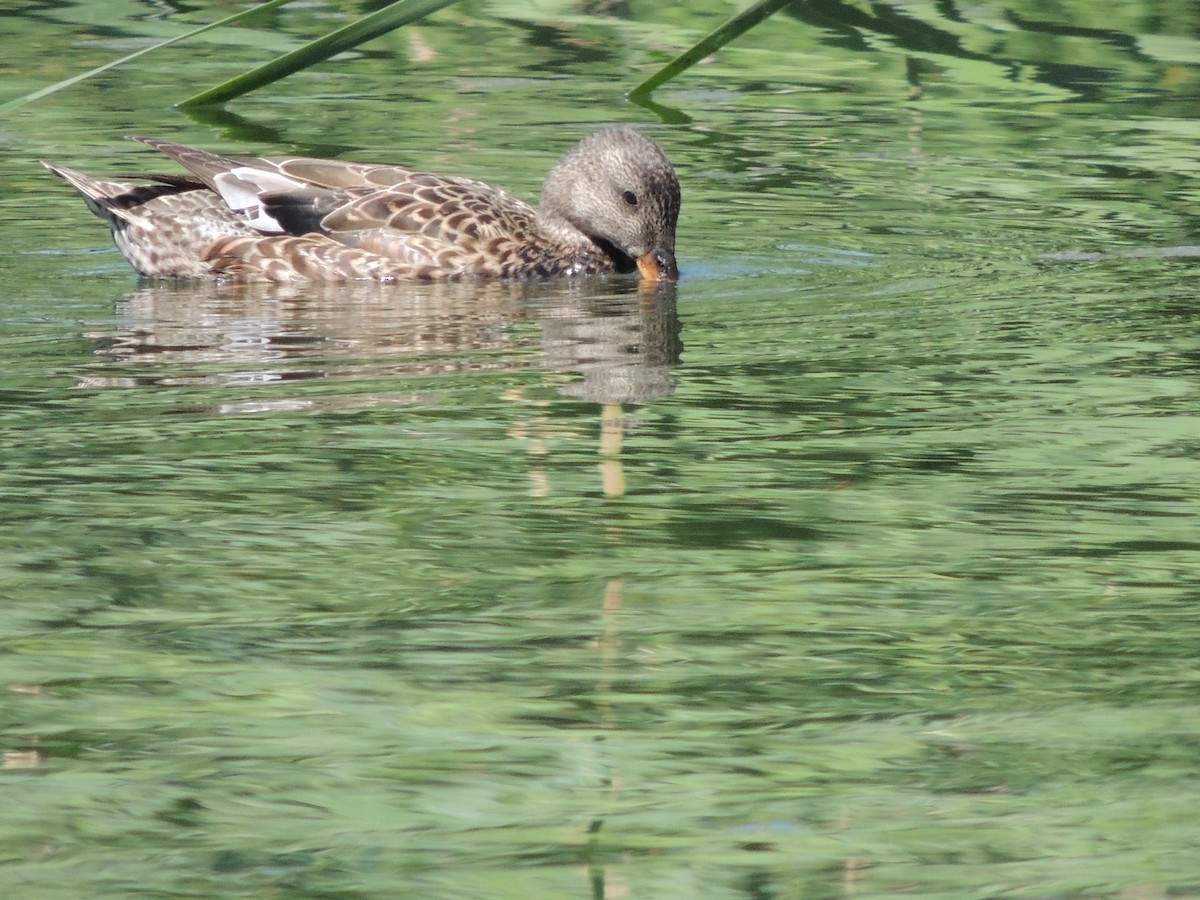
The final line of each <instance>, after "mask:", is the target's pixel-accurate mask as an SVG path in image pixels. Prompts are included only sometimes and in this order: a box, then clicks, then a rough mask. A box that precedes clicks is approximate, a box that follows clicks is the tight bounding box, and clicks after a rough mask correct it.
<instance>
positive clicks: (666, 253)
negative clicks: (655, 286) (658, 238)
mask: <svg viewBox="0 0 1200 900" xmlns="http://www.w3.org/2000/svg"><path fill="white" fill-rule="evenodd" d="M637 267H638V272H639V273H641V276H642V278H644V279H646V281H650V282H659V281H678V280H679V266H677V265H676V264H675V254H674V253H672V252H671V251H670V250H664V249H663V248H662V247H655V248H654V249H653V250H651V251H650V252H649V253H643V254H642V255H641V256H639V257H638V258H637Z"/></svg>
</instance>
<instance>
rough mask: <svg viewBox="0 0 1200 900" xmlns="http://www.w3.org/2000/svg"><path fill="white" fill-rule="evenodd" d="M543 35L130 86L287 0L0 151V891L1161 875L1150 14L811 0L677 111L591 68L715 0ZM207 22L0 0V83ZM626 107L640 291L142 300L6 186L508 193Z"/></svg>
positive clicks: (1196, 528) (501, 13)
mask: <svg viewBox="0 0 1200 900" xmlns="http://www.w3.org/2000/svg"><path fill="white" fill-rule="evenodd" d="M552 6H553V9H552V10H550V11H549V12H548V13H547V18H546V19H542V20H537V21H534V20H530V19H529V18H528V16H529V15H530V13H529V12H528V11H526V10H524V8H522V9H521V10H520V11H518V10H515V9H514V8H512V5H510V4H505V3H495V4H487V5H482V6H472V5H466V6H463V7H462V8H461V9H458V8H456V10H452V11H449V12H447V13H444V14H442V15H441V16H439V17H438V18H435V19H434V20H433V21H432V22H431V23H429V24H426V25H423V26H421V27H420V28H419V29H417V30H415V31H412V32H409V33H407V34H403V33H402V34H398V35H396V36H394V37H392V38H389V39H385V40H383V41H380V42H378V43H377V44H375V45H372V52H370V53H364V54H357V55H354V56H352V57H349V58H345V59H343V60H339V61H337V63H336V64H334V63H330V64H328V65H327V66H325V67H322V69H321V70H319V71H317V72H315V73H311V74H308V75H302V76H298V77H296V78H294V79H290V80H288V81H285V82H281V83H280V84H279V85H277V86H276V87H275V88H273V89H272V90H270V91H268V92H265V93H263V94H260V95H255V96H252V97H249V98H246V99H244V100H242V101H239V102H238V103H237V104H235V105H234V106H233V107H231V108H230V111H229V112H228V113H227V114H225V115H223V116H215V117H214V116H210V117H209V118H206V119H200V120H189V119H187V118H186V117H184V116H183V115H182V114H181V113H178V112H176V111H174V110H173V109H172V108H171V104H172V103H173V102H175V101H177V100H178V99H181V98H182V96H183V95H184V94H186V93H189V92H191V90H192V88H193V87H195V86H199V85H203V84H207V83H212V82H215V81H218V80H220V79H221V78H222V77H227V76H228V75H231V74H233V73H234V72H235V71H237V70H239V68H245V67H248V66H249V65H252V64H254V63H255V62H257V61H260V60H261V56H262V54H263V53H264V52H275V51H276V49H277V48H278V47H281V46H285V45H286V44H287V40H286V38H285V34H286V32H287V31H292V32H293V33H297V34H314V35H315V34H318V33H320V32H321V30H322V29H325V28H327V27H328V26H329V24H330V23H331V22H338V21H341V20H342V19H343V18H344V16H345V15H346V14H347V12H346V9H344V8H342V7H340V6H325V7H322V6H316V7H313V6H308V7H306V8H305V9H303V10H297V11H294V12H285V13H283V14H281V18H280V19H279V20H277V22H276V23H275V24H276V25H277V26H278V28H279V30H278V31H268V30H265V28H264V29H262V30H251V29H247V30H244V31H242V32H239V33H238V35H237V36H236V40H235V38H234V36H230V37H228V38H222V39H214V43H211V44H200V45H198V46H197V47H196V48H194V49H193V50H191V51H187V52H183V51H178V50H176V51H164V52H165V53H169V54H170V55H169V56H164V57H160V58H158V59H156V58H155V57H154V56H153V55H151V56H148V57H146V58H144V60H143V61H142V62H141V63H139V64H137V65H135V66H133V67H132V68H130V69H128V70H117V71H116V72H114V73H112V74H109V75H106V76H105V77H104V78H102V79H101V80H99V81H98V82H92V83H86V84H84V85H81V86H78V87H76V88H74V89H72V90H71V91H69V92H66V93H63V94H59V95H55V96H54V97H52V98H49V99H47V100H43V101H41V102H40V103H38V104H36V105H34V106H30V107H28V108H27V109H26V110H24V111H22V112H21V113H19V114H16V115H10V116H9V117H8V118H7V119H6V120H5V125H4V131H3V135H2V143H0V174H2V175H3V178H4V183H5V184H6V186H7V190H6V192H5V197H4V199H3V201H2V202H0V222H2V224H0V236H2V239H3V243H4V247H5V252H4V254H3V256H2V257H0V278H3V283H4V296H5V300H4V305H3V309H2V310H0V333H2V335H3V340H2V341H0V363H2V364H0V485H2V486H3V491H4V496H5V503H4V504H3V506H2V507H0V516H2V517H3V526H4V527H3V528H2V529H0V590H2V592H3V598H4V603H3V604H2V605H0V646H2V648H3V653H2V654H0V684H2V685H3V688H4V693H3V697H4V699H3V701H2V702H0V716H2V723H3V725H2V734H3V751H4V757H3V759H4V770H3V773H2V774H0V779H2V782H3V791H4V803H3V804H2V805H0V845H3V846H4V847H5V848H6V852H5V853H4V856H3V861H2V864H0V884H3V885H5V886H6V890H7V893H8V894H11V895H12V896H20V897H74V896H79V893H80V891H81V890H86V891H87V892H88V893H89V895H92V896H129V895H132V894H136V893H147V894H154V895H161V896H287V897H333V896H337V897H374V896H379V897H390V896H421V897H447V898H453V897H462V896H471V895H477V896H485V897H509V896H513V897H517V896H520V897H528V896H536V897H576V896H582V897H588V896H591V897H653V898H659V897H691V896H697V897H754V898H760V897H780V898H784V897H872V896H894V895H904V894H907V895H913V896H922V897H929V896H946V897H968V896H979V897H984V896H1001V895H1004V896H1032V897H1046V896H1139V897H1166V896H1184V895H1189V894H1191V893H1196V892H1198V891H1200V865H1198V864H1197V863H1196V861H1195V835H1196V829H1195V824H1194V820H1195V809H1196V808H1197V805H1198V804H1200V793H1198V791H1197V788H1196V787H1195V772H1196V770H1197V766H1198V764H1200V751H1198V749H1197V748H1198V747H1200V718H1198V717H1197V715H1196V697H1197V694H1196V686H1197V671H1198V670H1197V664H1196V646H1197V639H1198V638H1200V627H1198V625H1197V613H1196V600H1197V597H1198V596H1200V567H1198V565H1197V550H1198V549H1200V538H1198V537H1197V535H1200V503H1198V501H1200V489H1198V488H1197V484H1200V477H1198V476H1200V465H1198V459H1197V457H1198V456H1200V417H1198V416H1197V415H1196V409H1197V400H1198V399H1200V396H1198V394H1200V392H1198V390H1197V372H1198V364H1197V360H1198V359H1200V338H1197V336H1196V335H1197V327H1196V326H1197V322H1198V318H1200V316H1198V314H1197V311H1196V304H1197V292H1196V283H1197V278H1196V276H1197V266H1198V265H1200V260H1197V258H1196V251H1195V246H1196V245H1197V244H1200V239H1198V238H1197V235H1196V218H1195V216H1196V212H1197V210H1200V192H1198V191H1197V188H1196V186H1195V185H1196V175H1197V171H1198V170H1200V163H1198V162H1197V157H1196V154H1195V147H1196V138H1197V137H1198V136H1200V133H1198V130H1197V126H1196V124H1195V123H1196V113H1197V88H1198V85H1200V78H1198V73H1197V70H1196V64H1197V62H1198V61H1200V43H1197V34H1196V31H1197V23H1196V21H1195V19H1194V16H1190V15H1189V14H1187V12H1186V11H1185V7H1186V5H1182V4H1181V5H1180V6H1179V9H1178V10H1174V8H1173V7H1171V8H1163V9H1158V8H1157V7H1155V8H1153V9H1152V6H1153V5H1152V4H1138V3H1133V4H1128V3H1126V4H1119V5H1117V4H1114V5H1111V6H1109V5H1105V4H1101V5H1099V6H1096V5H1094V4H1088V5H1084V4H1065V5H1061V4H1060V5H1059V7H1056V11H1055V12H1054V14H1053V15H1051V14H1050V13H1048V12H1046V11H1045V10H1043V9H1042V7H1041V5H1038V4H1025V5H1024V6H1022V5H1021V4H1017V5H1016V6H1012V5H1011V4H1010V5H1009V6H1008V7H1005V8H1004V9H1000V8H999V7H989V6H987V5H986V4H984V5H979V4H976V5H975V6H973V7H971V8H970V9H969V10H954V11H953V12H954V15H950V14H949V13H950V10H949V9H948V7H947V6H946V5H945V4H937V5H926V4H920V3H918V4H895V5H888V6H879V7H878V8H877V10H876V15H875V17H874V18H873V19H870V20H868V19H865V18H863V16H862V15H861V13H856V12H855V10H854V8H851V7H845V8H843V7H837V6H834V5H832V4H816V5H814V4H808V5H805V6H803V7H797V8H795V9H794V10H793V11H792V12H791V13H785V14H783V15H781V16H779V17H777V18H776V19H773V20H772V22H771V23H769V27H763V28H760V29H759V30H757V31H756V32H753V33H751V34H750V35H747V36H745V37H744V38H743V39H742V40H741V41H739V43H738V44H737V45H735V46H734V47H731V48H729V49H728V50H727V51H725V52H723V53H721V54H720V55H719V56H718V57H716V58H715V59H714V60H712V61H710V63H709V64H707V65H704V66H699V67H697V68H696V69H694V70H692V72H691V73H689V74H688V75H687V76H686V77H685V78H683V79H681V80H679V81H678V82H676V83H674V84H673V85H672V86H669V87H668V88H666V89H664V90H662V91H660V92H659V93H658V94H656V95H655V100H656V102H658V103H659V104H660V108H659V109H658V110H657V111H658V113H660V114H661V115H655V112H654V111H652V110H646V109H640V108H638V107H635V106H632V105H630V104H628V103H627V102H626V101H625V100H624V99H623V91H624V90H626V89H627V88H628V87H629V86H630V85H631V84H633V83H634V82H635V81H636V80H637V78H638V77H640V75H641V74H644V73H645V72H646V71H648V69H649V67H650V66H651V65H652V64H653V63H654V62H656V61H661V60H662V59H664V58H665V54H666V53H667V52H669V51H671V50H674V49H679V48H682V47H684V46H686V45H687V43H688V42H689V41H690V40H694V39H695V38H696V37H697V36H699V34H701V33H702V32H703V31H705V30H706V29H708V28H710V27H712V26H714V25H715V24H716V23H717V22H719V21H720V19H721V17H723V16H725V15H727V14H728V12H729V8H728V7H727V6H725V5H724V4H707V5H705V4H701V5H700V7H699V8H697V9H696V10H694V11H693V10H690V9H689V10H682V9H680V10H649V9H646V10H639V9H635V11H634V12H635V14H634V15H633V16H632V18H622V17H621V14H620V13H619V12H618V13H605V12H583V11H581V10H580V9H578V8H575V7H572V6H569V5H568V4H553V5H552ZM98 11H99V12H98ZM100 13H103V15H102V16H101V15H100ZM200 15H201V14H200V13H199V12H189V13H187V14H186V15H185V16H183V17H182V18H180V17H179V16H176V15H170V16H168V15H166V12H165V10H164V8H163V7H161V6H159V5H157V4H149V3H140V2H133V0H121V2H118V0H106V2H104V3H88V4H72V3H62V4H56V5H51V6H40V7H29V8H27V9H21V10H18V11H16V12H15V13H14V14H12V15H10V16H9V17H8V19H7V20H6V21H8V22H9V23H10V24H11V25H12V28H13V34H14V35H15V36H17V37H19V38H21V40H19V41H14V42H13V43H12V47H11V50H12V52H13V54H14V57H13V58H12V59H11V60H10V61H9V65H11V66H13V67H14V68H15V69H16V71H17V72H19V73H20V75H19V77H14V78H13V79H12V81H11V82H6V84H10V83H11V90H12V91H14V92H17V91H20V90H31V89H32V88H33V87H34V86H36V85H38V84H43V83H46V82H49V81H53V80H55V79H57V78H62V77H65V76H66V75H68V74H71V71H74V70H76V67H79V68H83V67H85V66H87V65H98V64H99V63H101V62H103V61H104V60H106V59H108V58H110V57H111V56H112V55H114V54H116V53H118V52H122V51H123V50H127V49H128V48H129V47H131V46H135V45H138V44H139V43H140V42H144V41H147V40H150V39H154V38H156V37H157V38H161V37H164V36H166V35H168V34H171V33H177V31H178V30H180V29H181V28H182V27H183V24H181V23H182V22H185V21H186V22H188V23H192V24H198V23H199V22H201V21H203V19H200V18H197V17H198V16H200ZM64 47H69V48H71V53H70V54H64V53H63V52H62V49H63V48H64ZM464 47H469V48H470V61H469V64H468V63H464V56H463V53H464V49H463V48H464ZM68 69H70V70H71V71H68ZM181 80H184V81H186V85H184V86H182V87H181V85H180V81H181ZM614 121H620V122H629V123H634V124H637V125H638V126H639V127H642V128H643V129H644V130H646V131H647V132H648V133H650V134H652V135H653V136H654V137H655V138H657V139H658V140H659V141H660V142H661V143H662V144H663V146H664V147H665V148H666V150H667V152H668V154H669V155H670V156H671V157H672V159H673V160H674V161H675V162H676V165H677V168H678V169H679V172H680V176H681V180H682V181H683V184H684V192H685V193H684V211H683V218H682V221H681V227H680V253H679V256H680V264H681V267H682V268H683V270H684V278H683V279H682V281H681V282H680V283H679V285H678V286H676V287H674V288H669V289H663V290H660V291H655V292H643V291H639V290H638V287H637V285H636V284H635V283H633V282H630V281H625V280H621V279H609V280H592V281H585V282H579V283H569V284H567V283H551V284H542V285H510V284H488V285H473V284H467V285H450V286H403V285H401V286H391V287H386V288H384V287H372V286H355V287H351V288H314V289H302V290H296V289H290V290H284V289H272V288H250V289H247V288H238V287H235V286H222V287H214V286H196V285H171V284H149V283H148V284H139V283H138V281H137V280H136V278H135V277H134V276H133V275H132V274H131V273H130V271H129V270H128V268H127V266H126V265H125V263H124V262H123V260H121V259H120V257H119V256H118V255H117V254H116V251H115V250H113V249H112V248H111V244H110V242H109V240H108V238H107V236H106V234H105V231H104V228H103V226H102V225H101V224H100V223H99V222H98V221H97V220H94V219H93V218H92V217H91V216H90V215H89V214H88V213H87V211H86V209H84V207H83V205H82V204H81V203H80V202H79V201H78V199H77V198H75V197H73V196H71V195H69V193H68V191H67V190H66V189H65V188H64V187H63V186H62V185H61V184H60V183H58V182H57V181H54V180H52V179H50V178H48V177H46V176H45V175H44V173H42V171H41V170H40V168H39V167H37V165H36V162H35V161H36V160H37V159H38V158H49V159H54V160H55V161H59V162H62V163H65V164H68V165H75V166H78V167H80V168H83V169H85V170H87V171H95V172H98V173H102V172H106V171H112V172H121V171H130V170H135V171H136V170H144V169H146V168H147V167H152V166H159V165H161V164H160V163H158V161H157V160H155V161H153V162H149V161H148V160H150V159H151V157H150V156H149V155H148V154H147V153H146V152H145V149H144V148H142V147H139V146H137V145H134V144H129V143H125V142H123V141H121V140H120V137H121V136H122V135H124V134H126V133H147V134H161V135H163V136H168V137H172V138H174V139H177V140H180V141H183V142H190V143H195V144H200V145H203V146H206V147H212V148H214V149H222V150H229V151H246V150H251V149H253V150H255V151H270V152H275V153H282V152H302V153H317V154H338V155H341V156H345V157H349V158H357V159H385V160H393V161H398V162H400V161H403V162H409V163H413V164H418V165H424V166H428V167H430V168H434V169H436V170H438V171H445V172H453V173H458V174H464V175H470V176H473V177H480V178H484V179H487V180H490V181H493V182H495V183H498V184H502V185H503V186H505V187H507V188H509V189H511V190H513V191H514V192H516V193H518V194H520V195H522V196H525V197H529V198H532V197H534V196H535V195H536V191H537V188H538V185H539V183H540V180H541V178H542V177H543V176H544V174H545V172H546V171H547V170H548V168H549V166H550V165H551V164H552V162H553V160H554V159H555V158H556V157H557V156H558V155H559V154H560V153H561V152H562V151H563V150H565V149H566V148H567V147H568V146H569V145H570V144H571V143H572V142H573V141H574V140H576V139H577V138H578V137H580V136H582V135H584V134H586V133H589V132H590V131H592V130H594V129H595V128H598V127H600V126H601V125H603V124H607V123H611V122H614Z"/></svg>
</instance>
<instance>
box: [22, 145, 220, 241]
mask: <svg viewBox="0 0 1200 900" xmlns="http://www.w3.org/2000/svg"><path fill="white" fill-rule="evenodd" d="M41 162H42V165H43V166H45V167H46V168H47V169H49V170H50V172H52V173H53V174H55V175H57V176H58V177H59V178H61V179H63V180H64V181H66V182H67V183H68V184H69V185H71V187H73V188H75V190H76V191H78V192H79V196H81V197H83V200H84V202H85V203H87V205H88V209H90V210H91V211H92V212H94V213H95V214H96V215H97V216H99V217H100V218H101V219H104V220H105V221H106V222H108V223H109V224H111V225H117V224H119V223H121V222H126V221H128V220H129V217H130V211H131V210H135V209H137V208H138V207H139V206H142V205H144V204H146V203H149V202H150V201H151V200H154V199H157V198H158V197H163V196H167V195H169V194H179V193H182V192H184V191H193V190H196V189H197V188H199V187H200V186H201V185H200V184H199V183H197V182H195V181H191V180H188V179H186V178H171V177H169V176H163V178H162V183H161V184H126V183H124V182H118V181H101V180H100V179H99V178H93V177H92V176H91V175H85V174H83V173H82V172H77V171H75V170H74V169H68V168H67V167H66V166H58V165H55V164H54V163H49V162H46V161H45V160H42V161H41ZM152 177H157V176H152Z"/></svg>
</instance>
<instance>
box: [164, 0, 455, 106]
mask: <svg viewBox="0 0 1200 900" xmlns="http://www.w3.org/2000/svg"><path fill="white" fill-rule="evenodd" d="M457 2H458V0H397V2H396V3H393V4H391V5H390V6H385V7H384V8H383V9H381V10H378V11H376V12H373V13H371V15H369V16H364V17H363V18H361V19H359V20H358V21H356V22H351V23H350V24H349V25H347V26H345V27H344V28H339V29H338V30H337V31H333V32H330V33H329V34H327V35H325V36H324V37H322V38H318V39H317V40H315V41H312V42H310V43H308V44H305V45H304V46H303V47H299V48H298V49H296V50H293V51H292V52H291V53H285V54H284V55H283V56H281V57H279V58H278V59H275V60H272V61H271V62H269V63H266V64H265V65H261V66H259V67H258V68H256V69H251V70H250V71H249V72H244V73H242V74H241V75H238V76H237V77H236V78H231V79H230V80H229V81H226V82H224V83H223V84H219V85H217V86H216V87H212V88H209V89H208V90H207V91H202V92H200V93H199V94H196V95H195V96H194V97H188V98H187V99H186V100H184V101H183V102H182V103H180V104H178V105H179V106H180V107H184V108H186V107H189V106H201V105H206V104H213V103H224V102H226V101H227V100H232V99H234V98H235V97H240V96H242V94H246V93H249V92H250V91H253V90H257V89H258V88H260V87H262V86H263V85H266V84H270V83H271V82H273V81H278V80H279V79H280V78H284V77H286V76H288V75H291V74H292V73H293V72H299V71H300V70H302V69H307V68H309V67H311V66H314V65H316V64H317V63H319V62H322V61H324V60H326V59H329V57H331V56H336V55H337V54H338V53H342V52H344V51H346V50H352V49H353V48H355V47H357V46H358V45H359V44H365V43H366V42H367V41H369V40H372V39H374V38H377V37H379V36H380V35H381V34H386V33H387V32H389V31H393V30H395V29H397V28H399V27H401V26H402V25H407V24H408V23H409V22H415V21H416V20H417V19H421V18H424V17H425V16H427V15H430V14H431V13H434V12H437V11H438V10H439V9H441V8H443V7H445V6H449V5H450V4H452V3H457Z"/></svg>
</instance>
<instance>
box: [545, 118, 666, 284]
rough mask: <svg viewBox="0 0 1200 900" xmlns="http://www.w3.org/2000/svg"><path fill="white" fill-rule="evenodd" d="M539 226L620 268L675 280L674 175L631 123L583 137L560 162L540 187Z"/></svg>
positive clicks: (654, 278)
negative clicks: (590, 247)
mask: <svg viewBox="0 0 1200 900" xmlns="http://www.w3.org/2000/svg"><path fill="white" fill-rule="evenodd" d="M538 217H539V219H540V221H541V223H542V225H543V227H545V228H547V229H548V230H551V231H553V232H555V233H558V234H562V235H565V236H569V237H571V238H574V239H575V240H577V241H578V240H579V238H580V236H582V237H584V238H586V239H587V240H589V241H591V242H592V243H594V244H596V245H598V246H599V247H600V248H601V249H602V250H603V251H604V252H605V253H607V254H608V255H609V256H611V257H612V259H613V262H614V264H615V265H616V268H617V271H620V272H631V271H633V270H634V268H636V269H637V270H638V272H640V273H641V275H642V277H643V278H645V279H646V280H647V281H676V280H677V279H678V278H679V268H678V267H677V265H676V263H675V225H676V222H677V221H678V220H679V179H678V178H677V177H676V176H675V170H674V169H673V168H672V167H671V163H670V161H669V160H668V159H667V157H666V154H664V153H663V152H662V149H661V148H660V147H659V146H658V144H656V143H654V141H652V140H651V139H650V138H648V137H646V136H645V135H643V134H639V133H638V132H636V131H634V130H633V129H631V128H610V129H607V130H605V131H600V132H597V133H596V134H593V135H591V136H590V137H587V138H584V139H583V140H582V141H580V142H579V143H578V144H576V145H575V147H573V148H572V149H571V150H570V151H568V152H567V154H566V155H565V156H564V157H563V158H562V159H560V160H559V161H558V163H557V164H556V165H555V166H554V168H553V169H551V170H550V174H549V176H547V178H546V182H545V184H544V185H543V187H542V199H541V206H540V207H539V209H538Z"/></svg>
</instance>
